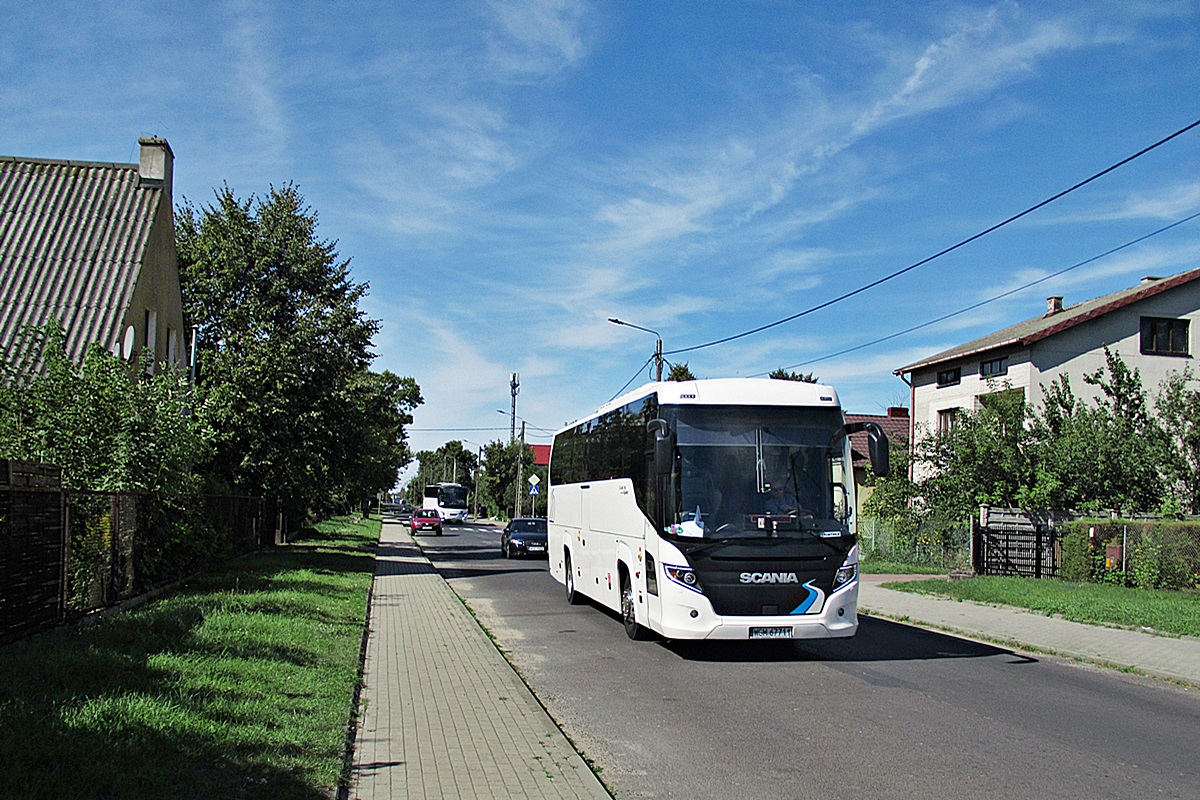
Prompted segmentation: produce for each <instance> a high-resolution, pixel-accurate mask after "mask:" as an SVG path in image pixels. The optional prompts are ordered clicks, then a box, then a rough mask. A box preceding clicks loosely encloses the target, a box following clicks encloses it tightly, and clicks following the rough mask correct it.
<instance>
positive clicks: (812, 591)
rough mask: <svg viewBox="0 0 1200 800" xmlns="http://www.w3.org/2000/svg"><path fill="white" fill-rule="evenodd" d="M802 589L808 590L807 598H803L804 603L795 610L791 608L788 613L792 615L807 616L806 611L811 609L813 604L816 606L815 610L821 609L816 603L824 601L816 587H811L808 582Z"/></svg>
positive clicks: (810, 583) (811, 583)
mask: <svg viewBox="0 0 1200 800" xmlns="http://www.w3.org/2000/svg"><path fill="white" fill-rule="evenodd" d="M804 588H805V589H808V597H806V598H804V602H803V603H801V604H800V605H798V606H796V607H795V608H793V609H792V610H791V612H790V613H792V614H807V613H808V610H809V609H810V608H812V607H813V605H814V604H815V605H816V606H817V608H820V607H821V604H819V603H817V600H824V599H825V598H824V595H823V594H822V592H821V590H820V589H818V588H817V587H815V586H813V582H812V581H809V582H808V583H806V584H804Z"/></svg>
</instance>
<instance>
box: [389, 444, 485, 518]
mask: <svg viewBox="0 0 1200 800" xmlns="http://www.w3.org/2000/svg"><path fill="white" fill-rule="evenodd" d="M416 458H417V462H418V464H419V466H418V469H417V475H416V477H415V478H413V480H412V482H411V483H409V486H408V491H407V492H406V494H405V496H406V498H407V499H408V501H409V502H411V503H413V504H414V505H420V504H421V499H422V498H421V493H422V492H423V491H424V489H425V487H426V486H429V485H431V484H434V483H458V484H461V485H462V486H464V487H465V488H466V490H467V492H468V493H471V492H474V491H475V475H476V471H477V470H478V468H479V458H478V456H476V454H475V453H474V452H472V451H471V450H468V449H467V448H466V446H465V445H464V444H463V443H462V442H460V441H457V440H454V441H449V442H446V443H445V444H444V445H442V446H441V447H439V448H438V449H437V450H422V451H421V452H419V453H417V455H416Z"/></svg>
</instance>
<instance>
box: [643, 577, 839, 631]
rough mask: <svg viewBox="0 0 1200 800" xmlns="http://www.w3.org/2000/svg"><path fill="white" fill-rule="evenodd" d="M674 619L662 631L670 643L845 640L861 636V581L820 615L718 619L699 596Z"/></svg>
mask: <svg viewBox="0 0 1200 800" xmlns="http://www.w3.org/2000/svg"><path fill="white" fill-rule="evenodd" d="M693 613H695V616H692V614H693ZM672 616H673V617H674V618H673V619H671V620H666V619H664V620H663V627H662V631H661V633H662V635H663V636H664V637H666V638H668V639H713V640H755V641H759V640H761V641H767V640H770V639H845V638H849V637H851V636H853V635H854V634H855V633H857V632H858V581H857V580H855V581H854V582H853V583H852V584H849V585H847V586H844V587H842V589H841V591H838V592H834V593H833V594H832V595H831V596H830V597H829V598H828V599H827V600H826V601H825V606H824V607H823V608H822V609H821V612H820V613H819V614H781V615H777V616H771V617H719V616H717V615H716V614H714V613H713V610H712V605H711V604H710V603H709V602H708V600H707V599H705V598H703V597H701V596H698V595H697V596H696V598H695V602H694V603H692V604H691V607H690V608H686V607H685V608H681V609H680V611H679V613H676V614H672Z"/></svg>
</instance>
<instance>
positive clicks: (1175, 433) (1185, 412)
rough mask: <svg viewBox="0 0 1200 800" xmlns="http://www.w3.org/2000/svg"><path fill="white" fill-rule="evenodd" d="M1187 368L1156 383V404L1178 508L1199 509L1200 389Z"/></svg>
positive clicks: (1169, 479)
mask: <svg viewBox="0 0 1200 800" xmlns="http://www.w3.org/2000/svg"><path fill="white" fill-rule="evenodd" d="M1193 380H1194V379H1193V376H1192V372H1191V369H1190V368H1187V369H1185V370H1184V371H1183V372H1182V373H1179V372H1173V373H1171V374H1170V375H1169V376H1167V379H1166V380H1165V381H1164V382H1163V383H1162V384H1160V385H1159V390H1158V395H1157V397H1156V398H1155V408H1157V410H1158V416H1159V419H1160V420H1161V422H1162V426H1163V430H1164V431H1165V432H1167V435H1168V436H1169V438H1170V441H1171V447H1170V450H1171V452H1172V453H1173V454H1174V456H1175V457H1174V459H1172V460H1171V461H1169V462H1168V463H1166V464H1165V465H1164V466H1165V469H1164V470H1163V472H1164V477H1165V478H1166V481H1167V488H1168V491H1169V492H1170V494H1171V497H1172V500H1173V504H1174V505H1175V506H1176V508H1177V510H1179V511H1182V512H1184V513H1187V514H1197V513H1200V392H1198V391H1196V390H1195V389H1192V388H1190V387H1189V386H1188V384H1190V383H1192V381H1193Z"/></svg>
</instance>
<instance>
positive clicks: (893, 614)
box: [858, 575, 1200, 686]
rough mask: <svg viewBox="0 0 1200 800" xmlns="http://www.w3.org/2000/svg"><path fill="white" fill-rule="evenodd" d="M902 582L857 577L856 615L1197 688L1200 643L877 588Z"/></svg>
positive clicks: (887, 577)
mask: <svg viewBox="0 0 1200 800" xmlns="http://www.w3.org/2000/svg"><path fill="white" fill-rule="evenodd" d="M908 577H910V576H899V575H891V576H889V575H863V576H862V580H861V583H860V584H859V594H858V610H859V613H862V614H871V615H875V616H882V617H887V618H890V619H896V620H902V621H911V622H913V623H915V624H919V625H926V626H929V627H934V628H937V629H939V630H944V631H949V632H952V633H960V634H962V635H964V636H967V637H971V638H977V639H985V640H988V641H991V642H1004V643H1007V644H1009V645H1010V646H1012V647H1014V648H1017V649H1019V648H1020V647H1021V646H1025V647H1027V648H1031V649H1036V650H1039V651H1043V652H1046V653H1051V654H1054V655H1059V656H1063V657H1067V658H1075V659H1080V660H1082V661H1088V662H1092V663H1095V664H1102V665H1105V666H1111V667H1117V668H1120V669H1133V670H1136V671H1138V672H1141V673H1144V674H1146V675H1150V676H1153V677H1156V678H1165V679H1168V680H1175V681H1184V682H1187V683H1191V684H1195V685H1197V686H1200V639H1196V638H1192V637H1184V638H1181V639H1175V638H1171V637H1168V636H1156V635H1154V634H1151V633H1144V632H1141V631H1134V630H1123V629H1120V628H1106V627H1101V626H1099V625H1085V624H1083V623H1079V622H1070V621H1068V620H1065V619H1060V618H1058V617H1048V616H1046V615H1044V614H1038V613H1033V612H1029V611H1023V610H1021V609H1016V608H1011V607H1009V606H989V605H984V604H982V603H972V602H969V601H961V602H960V601H958V600H946V599H942V598H936V597H930V596H929V595H920V594H911V593H909V592H901V591H897V590H895V589H885V588H883V587H882V586H880V585H879V584H880V583H883V582H887V581H893V580H904V579H905V578H908ZM915 577H928V576H915Z"/></svg>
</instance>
